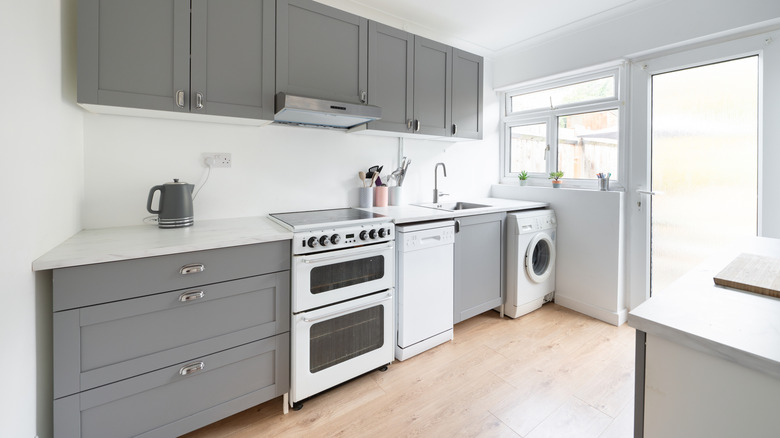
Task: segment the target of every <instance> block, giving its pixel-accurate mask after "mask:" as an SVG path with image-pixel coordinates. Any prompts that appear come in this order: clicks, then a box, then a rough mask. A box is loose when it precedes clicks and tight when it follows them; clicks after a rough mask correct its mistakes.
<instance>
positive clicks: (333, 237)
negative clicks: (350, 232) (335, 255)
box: [330, 234, 341, 245]
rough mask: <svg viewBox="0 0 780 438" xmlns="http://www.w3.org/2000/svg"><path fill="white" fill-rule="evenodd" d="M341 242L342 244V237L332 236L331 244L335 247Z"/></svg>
mask: <svg viewBox="0 0 780 438" xmlns="http://www.w3.org/2000/svg"><path fill="white" fill-rule="evenodd" d="M339 242H341V236H339V235H338V234H334V235H332V236H330V243H332V244H334V245H338V244H339Z"/></svg>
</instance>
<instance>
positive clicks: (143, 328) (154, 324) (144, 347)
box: [54, 271, 290, 398]
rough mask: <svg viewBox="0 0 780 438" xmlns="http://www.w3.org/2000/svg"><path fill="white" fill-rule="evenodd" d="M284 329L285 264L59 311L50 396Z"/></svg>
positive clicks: (287, 326)
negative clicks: (258, 273) (233, 277)
mask: <svg viewBox="0 0 780 438" xmlns="http://www.w3.org/2000/svg"><path fill="white" fill-rule="evenodd" d="M200 292H202V293H203V297H202V298H197V299H194V300H191V301H185V302H182V301H180V297H182V296H188V295H189V296H192V295H193V294H199V293H200ZM289 330H290V275H289V271H283V272H277V273H274V274H268V275H262V276H256V277H250V278H245V279H241V280H234V281H229V282H224V283H217V284H212V285H207V286H201V287H198V288H196V289H183V290H177V291H173V292H166V293H162V294H157V295H152V296H148V297H141V298H135V299H132V300H125V301H120V302H114V303H108V304H102V305H98V306H91V307H85V308H82V309H73V310H67V311H64V312H58V313H55V314H54V346H55V354H54V361H55V362H54V397H55V398H60V397H63V396H66V395H70V394H73V393H76V392H79V391H84V390H87V389H91V388H95V387H97V386H101V385H106V384H108V383H112V382H114V381H117V380H121V379H126V378H129V377H133V376H136V375H138V374H141V373H145V372H149V371H153V370H156V369H160V368H163V367H166V366H170V365H171V364H174V363H178V362H182V361H186V360H189V359H191V358H194V357H199V356H204V355H207V354H210V353H213V352H215V351H221V350H226V349H228V348H231V347H235V346H237V345H241V344H245V343H248V342H252V341H255V340H258V339H263V338H267V337H269V336H273V335H275V334H278V333H282V332H286V331H289Z"/></svg>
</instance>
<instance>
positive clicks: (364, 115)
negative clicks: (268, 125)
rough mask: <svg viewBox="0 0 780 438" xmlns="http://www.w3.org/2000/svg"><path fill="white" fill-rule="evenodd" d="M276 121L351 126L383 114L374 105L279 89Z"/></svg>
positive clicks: (315, 125)
mask: <svg viewBox="0 0 780 438" xmlns="http://www.w3.org/2000/svg"><path fill="white" fill-rule="evenodd" d="M275 107H276V108H275V109H276V110H275V114H274V122H275V123H284V124H290V125H300V126H313V127H322V128H338V129H348V128H352V127H354V126H358V125H362V124H364V123H368V122H370V121H372V120H377V119H380V118H382V108H379V107H378V106H374V105H360V104H355V103H344V102H334V101H331V100H323V99H314V98H311V97H302V96H292V95H289V94H287V93H284V92H279V93H276V105H275Z"/></svg>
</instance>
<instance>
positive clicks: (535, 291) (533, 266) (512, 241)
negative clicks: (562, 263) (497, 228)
mask: <svg viewBox="0 0 780 438" xmlns="http://www.w3.org/2000/svg"><path fill="white" fill-rule="evenodd" d="M556 223H557V222H556V219H555V212H554V211H553V210H529V211H520V212H515V213H510V214H507V216H506V224H507V233H506V235H507V242H506V244H507V246H506V267H507V269H506V275H507V278H506V304H505V306H504V313H505V314H506V315H507V316H509V317H510V318H518V317H520V316H522V315H525V314H526V313H529V312H532V311H534V310H536V309H538V308H540V307H542V304H544V303H545V302H547V301H551V300H552V298H553V293H554V292H555V233H556V230H557V225H556Z"/></svg>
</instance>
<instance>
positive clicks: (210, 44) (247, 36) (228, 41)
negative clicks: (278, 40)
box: [189, 0, 275, 120]
mask: <svg viewBox="0 0 780 438" xmlns="http://www.w3.org/2000/svg"><path fill="white" fill-rule="evenodd" d="M274 10H275V5H274V0H193V1H192V48H191V50H192V76H191V77H192V87H191V90H190V93H189V96H190V109H191V111H192V112H193V113H200V114H212V115H221V116H233V117H245V118H253V119H269V120H270V119H272V118H273V104H274V66H273V63H274V40H275V32H274V25H275V23H274V21H275V16H274Z"/></svg>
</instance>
